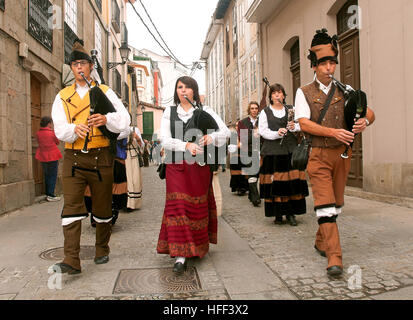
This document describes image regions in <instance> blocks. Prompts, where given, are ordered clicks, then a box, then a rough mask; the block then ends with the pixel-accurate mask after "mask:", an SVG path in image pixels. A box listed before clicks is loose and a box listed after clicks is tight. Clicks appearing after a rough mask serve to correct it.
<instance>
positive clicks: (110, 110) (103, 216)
mask: <svg viewBox="0 0 413 320" xmlns="http://www.w3.org/2000/svg"><path fill="white" fill-rule="evenodd" d="M70 67H71V70H72V72H73V74H74V77H75V83H74V84H73V85H71V86H68V87H66V88H64V89H63V90H61V91H60V92H59V93H58V94H57V96H56V99H55V101H54V103H53V107H52V118H53V122H54V129H55V133H56V136H57V138H58V139H59V140H62V141H64V142H65V143H66V144H65V153H64V161H63V174H62V179H63V195H64V206H63V210H62V214H61V217H62V226H63V235H64V256H65V257H64V260H63V262H61V263H57V264H56V265H55V271H56V272H59V273H69V274H76V273H80V272H81V266H80V258H79V252H80V235H81V225H82V224H81V220H82V219H84V218H87V217H88V211H87V210H86V207H85V203H84V198H83V196H84V191H85V187H86V185H89V186H90V190H91V195H92V203H93V208H92V212H93V218H94V220H95V221H96V222H97V225H96V255H95V260H94V261H95V263H96V264H102V263H106V262H108V261H109V239H110V235H111V220H112V183H113V161H114V156H115V154H114V151H115V150H116V149H115V147H116V139H117V136H118V135H119V133H120V132H122V131H125V130H126V129H127V128H128V126H129V123H130V117H129V114H128V112H127V110H126V109H125V107H124V105H123V104H122V102H121V101H120V100H119V98H118V97H117V96H116V94H115V93H114V92H113V91H112V90H111V89H110V88H109V87H108V86H105V85H99V84H98V83H96V82H95V81H94V80H93V79H91V76H90V75H91V72H92V71H93V69H94V65H93V62H92V58H91V56H89V54H88V53H87V52H86V51H85V49H84V48H83V42H82V41H81V40H79V39H77V40H76V41H75V43H74V45H73V49H72V53H71V56H70ZM90 87H92V88H90ZM108 137H110V138H108Z"/></svg>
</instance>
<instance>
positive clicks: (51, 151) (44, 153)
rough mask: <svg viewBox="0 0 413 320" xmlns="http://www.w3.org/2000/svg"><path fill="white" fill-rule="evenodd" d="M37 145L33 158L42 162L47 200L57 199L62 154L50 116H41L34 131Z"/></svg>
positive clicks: (58, 198)
mask: <svg viewBox="0 0 413 320" xmlns="http://www.w3.org/2000/svg"><path fill="white" fill-rule="evenodd" d="M36 138H37V142H38V143H39V147H38V148H37V150H36V155H35V158H36V159H37V160H39V161H40V162H41V164H42V169H43V175H44V183H45V190H46V200H47V201H59V200H60V197H57V196H56V195H55V187H56V180H57V171H58V168H59V159H61V158H62V154H61V152H60V150H59V148H58V147H57V146H58V145H59V140H58V139H57V138H56V135H55V133H54V131H53V120H52V118H51V117H47V116H46V117H43V118H42V119H41V120H40V129H39V131H37V133H36Z"/></svg>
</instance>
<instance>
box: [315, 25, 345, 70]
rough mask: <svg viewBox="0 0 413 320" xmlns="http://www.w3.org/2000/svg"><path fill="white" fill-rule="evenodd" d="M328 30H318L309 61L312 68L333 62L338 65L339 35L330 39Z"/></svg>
mask: <svg viewBox="0 0 413 320" xmlns="http://www.w3.org/2000/svg"><path fill="white" fill-rule="evenodd" d="M327 32H328V31H327V29H325V28H323V29H321V30H317V31H316V34H315V35H314V38H313V41H312V42H311V49H310V50H309V51H310V54H309V55H308V59H310V61H311V67H315V66H317V65H318V64H319V63H321V62H323V61H326V60H332V61H335V62H336V63H338V59H337V57H338V49H337V39H338V38H337V35H334V36H332V37H330V36H329V35H328V33H327Z"/></svg>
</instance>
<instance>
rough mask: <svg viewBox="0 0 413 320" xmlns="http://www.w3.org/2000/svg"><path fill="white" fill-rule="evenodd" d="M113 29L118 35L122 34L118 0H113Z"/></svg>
mask: <svg viewBox="0 0 413 320" xmlns="http://www.w3.org/2000/svg"><path fill="white" fill-rule="evenodd" d="M112 27H113V29H115V31H116V33H119V32H120V9H119V6H118V3H117V2H116V0H112Z"/></svg>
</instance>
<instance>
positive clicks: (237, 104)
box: [234, 70, 240, 118]
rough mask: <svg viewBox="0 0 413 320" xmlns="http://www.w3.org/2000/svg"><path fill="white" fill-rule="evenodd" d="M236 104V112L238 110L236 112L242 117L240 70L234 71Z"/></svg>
mask: <svg viewBox="0 0 413 320" xmlns="http://www.w3.org/2000/svg"><path fill="white" fill-rule="evenodd" d="M234 105H235V112H236V113H235V114H237V113H238V118H240V104H239V76H238V70H235V71H234ZM237 111H238V112H237Z"/></svg>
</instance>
